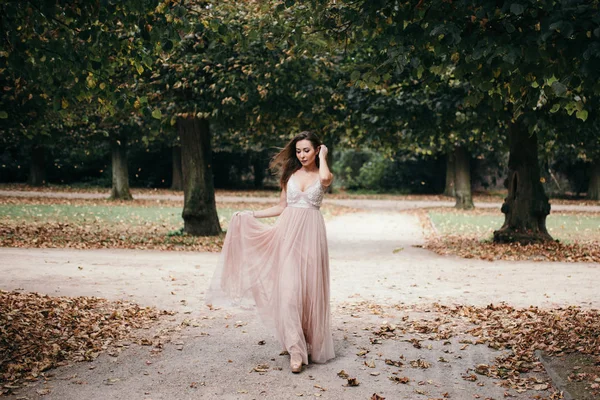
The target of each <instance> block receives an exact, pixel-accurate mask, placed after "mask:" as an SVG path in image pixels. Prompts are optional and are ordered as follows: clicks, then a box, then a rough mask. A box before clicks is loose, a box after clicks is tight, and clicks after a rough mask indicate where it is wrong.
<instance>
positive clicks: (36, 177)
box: [27, 144, 46, 186]
mask: <svg viewBox="0 0 600 400" xmlns="http://www.w3.org/2000/svg"><path fill="white" fill-rule="evenodd" d="M45 164H46V155H45V151H44V146H42V145H40V144H33V145H31V163H30V164H29V177H28V178H27V183H28V184H29V185H31V186H42V185H45V184H46V167H45Z"/></svg>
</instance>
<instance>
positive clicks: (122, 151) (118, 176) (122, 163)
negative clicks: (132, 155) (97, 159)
mask: <svg viewBox="0 0 600 400" xmlns="http://www.w3.org/2000/svg"><path fill="white" fill-rule="evenodd" d="M110 150H111V157H112V191H111V193H110V198H111V199H112V200H132V199H133V197H132V196H131V192H130V190H129V170H128V169H127V144H126V142H125V139H121V140H113V141H111V143H110Z"/></svg>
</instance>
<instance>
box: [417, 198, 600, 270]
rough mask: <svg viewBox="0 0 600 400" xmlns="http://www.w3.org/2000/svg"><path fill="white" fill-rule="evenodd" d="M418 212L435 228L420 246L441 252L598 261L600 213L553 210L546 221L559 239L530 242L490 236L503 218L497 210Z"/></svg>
mask: <svg viewBox="0 0 600 400" xmlns="http://www.w3.org/2000/svg"><path fill="white" fill-rule="evenodd" d="M418 215H419V217H420V218H421V223H422V225H423V226H424V227H425V229H426V230H427V229H428V227H431V226H433V227H434V228H435V230H433V232H431V231H430V234H429V235H428V237H427V242H426V244H425V245H424V246H423V247H424V248H426V249H429V250H431V251H433V252H435V253H437V254H440V255H452V256H459V257H463V258H479V259H483V260H488V261H494V260H507V261H546V262H547V261H562V262H600V213H581V212H562V213H553V214H551V215H550V216H549V217H548V218H547V220H546V222H547V226H548V230H549V232H550V234H551V235H552V236H553V237H554V238H555V239H558V241H551V242H547V243H536V244H530V245H520V244H518V243H510V244H497V243H494V242H493V241H492V240H491V239H492V233H493V231H494V230H496V229H498V228H500V227H501V226H502V223H503V222H504V216H503V215H502V214H500V213H499V212H495V211H491V210H484V209H475V210H471V211H463V210H455V209H435V210H429V211H423V210H421V211H419V212H418Z"/></svg>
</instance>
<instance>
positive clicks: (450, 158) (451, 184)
mask: <svg viewBox="0 0 600 400" xmlns="http://www.w3.org/2000/svg"><path fill="white" fill-rule="evenodd" d="M455 174H456V164H455V160H454V152H448V154H447V155H446V188H445V189H444V196H448V197H455V196H456V183H455V181H454V176H455Z"/></svg>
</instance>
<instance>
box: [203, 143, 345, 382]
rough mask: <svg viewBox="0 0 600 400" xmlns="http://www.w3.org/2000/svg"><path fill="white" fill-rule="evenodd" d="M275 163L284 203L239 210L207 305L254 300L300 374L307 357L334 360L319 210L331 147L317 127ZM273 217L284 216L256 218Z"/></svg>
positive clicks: (326, 262) (326, 260) (330, 177)
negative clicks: (273, 219)
mask: <svg viewBox="0 0 600 400" xmlns="http://www.w3.org/2000/svg"><path fill="white" fill-rule="evenodd" d="M270 167H271V169H272V170H275V171H278V172H279V173H280V174H281V177H280V180H279V184H280V186H281V189H282V190H281V196H280V199H279V204H277V205H276V206H273V207H271V208H267V209H266V210H261V211H255V212H252V211H243V212H238V213H235V214H234V216H233V218H232V219H231V222H230V224H229V229H228V231H227V236H226V238H225V243H224V245H223V251H222V254H221V262H220V265H219V268H217V271H216V273H215V276H214V277H213V282H212V284H211V290H210V292H209V295H208V296H207V297H208V300H207V302H212V304H215V302H217V303H219V300H223V297H224V296H225V297H227V298H229V299H233V300H234V301H235V303H236V304H241V303H242V302H243V301H244V300H251V301H252V302H253V303H254V304H256V306H257V307H258V310H259V312H260V313H261V315H262V316H263V317H264V318H263V319H264V320H265V321H268V322H271V323H273V324H274V328H275V333H276V336H277V339H278V340H279V342H280V343H281V345H282V347H283V349H284V350H286V351H287V352H288V353H289V354H290V368H291V370H292V372H294V373H298V372H300V371H301V370H302V365H303V364H308V356H309V354H310V356H311V360H312V361H313V362H316V363H324V362H326V361H327V360H329V359H331V358H333V357H334V351H333V339H332V337H331V331H330V312H329V254H328V250H327V237H326V233H325V222H324V220H323V216H322V215H321V212H320V211H319V207H320V206H321V201H322V200H323V194H324V190H325V188H327V187H328V186H329V185H331V182H332V181H333V175H332V174H331V172H330V171H329V167H328V166H327V147H326V146H325V145H323V144H321V141H320V140H319V138H318V137H317V135H315V134H314V133H312V132H301V133H300V134H298V135H297V136H295V137H294V138H293V139H292V140H291V141H290V142H289V143H288V144H287V145H286V146H285V147H284V148H283V150H282V151H281V152H280V153H279V154H277V155H276V156H275V157H274V158H273V160H272V161H271V165H270ZM275 216H281V217H280V218H279V219H278V220H277V222H276V223H275V225H274V226H268V225H265V224H263V223H261V222H259V221H258V220H257V219H256V218H267V217H275ZM223 295H224V296H223ZM221 303H222V302H221Z"/></svg>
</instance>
